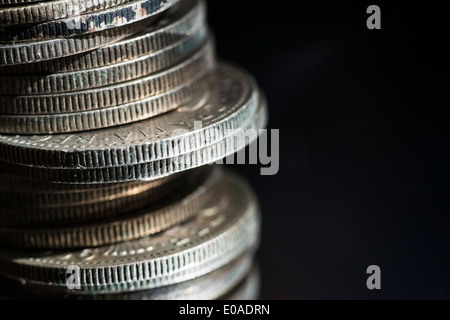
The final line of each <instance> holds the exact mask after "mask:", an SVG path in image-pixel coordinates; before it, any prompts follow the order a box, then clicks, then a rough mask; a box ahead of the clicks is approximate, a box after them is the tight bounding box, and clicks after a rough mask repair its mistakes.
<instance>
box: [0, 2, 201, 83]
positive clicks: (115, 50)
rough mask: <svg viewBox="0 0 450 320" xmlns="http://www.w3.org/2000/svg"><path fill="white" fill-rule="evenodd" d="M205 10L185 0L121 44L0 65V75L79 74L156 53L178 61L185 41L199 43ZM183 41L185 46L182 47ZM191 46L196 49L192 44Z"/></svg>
mask: <svg viewBox="0 0 450 320" xmlns="http://www.w3.org/2000/svg"><path fill="white" fill-rule="evenodd" d="M205 11H206V10H205V3H204V2H203V1H201V0H186V1H183V2H181V3H179V8H178V6H177V5H175V6H174V7H173V9H170V10H168V11H167V12H165V13H164V17H162V18H161V19H158V20H157V21H155V23H152V24H151V25H150V26H149V27H148V28H146V29H145V30H143V31H141V32H140V33H138V34H134V35H132V36H131V37H129V38H127V39H124V40H122V41H119V42H115V43H111V44H107V45H105V46H102V47H100V48H97V49H96V50H90V51H88V52H84V53H79V54H74V55H70V56H67V57H62V58H56V59H51V60H44V61H40V62H35V63H31V64H17V65H11V66H10V65H3V66H0V74H1V75H9V76H19V75H20V76H25V75H26V76H30V75H33V76H36V75H41V76H43V75H48V74H50V73H58V72H72V71H80V70H85V69H92V68H98V67H104V66H108V65H111V64H115V63H120V62H124V61H127V60H132V59H136V58H139V57H141V56H144V55H148V54H151V53H152V52H153V53H156V52H157V51H163V52H162V57H164V59H173V61H174V62H175V61H178V60H177V58H176V57H183V56H185V55H187V54H189V48H190V47H189V46H188V45H189V42H190V43H192V41H193V39H197V41H198V42H197V43H202V42H203V40H204V39H205V36H206V29H207V26H206V23H205ZM187 38H191V39H187ZM192 38H193V39H192ZM185 42H187V44H188V45H186V44H183V43H185ZM193 47H196V46H195V44H194V45H193ZM163 49H164V50H163ZM172 56H173V58H172ZM165 57H167V58H165ZM163 61H165V60H159V59H156V60H155V62H154V63H155V64H158V63H161V62H163ZM0 64H1V63H0ZM166 65H169V64H167V63H166ZM155 67H157V66H155Z"/></svg>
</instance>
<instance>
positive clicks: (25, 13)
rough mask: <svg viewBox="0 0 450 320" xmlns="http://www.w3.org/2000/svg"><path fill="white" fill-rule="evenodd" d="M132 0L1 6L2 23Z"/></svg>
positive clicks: (58, 0) (59, 16)
mask: <svg viewBox="0 0 450 320" xmlns="http://www.w3.org/2000/svg"><path fill="white" fill-rule="evenodd" d="M130 1H132V0H100V1H99V0H56V1H44V2H40V3H34V4H27V5H25V6H13V7H4V8H3V7H0V25H1V26H7V25H20V24H31V23H37V22H43V21H49V20H58V19H64V18H68V17H71V16H79V15H82V14H87V13H90V12H96V11H101V10H105V9H108V8H111V7H115V6H118V5H121V4H123V3H127V2H130Z"/></svg>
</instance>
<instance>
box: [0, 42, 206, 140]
mask: <svg viewBox="0 0 450 320" xmlns="http://www.w3.org/2000/svg"><path fill="white" fill-rule="evenodd" d="M214 66H215V58H214V54H213V52H212V48H211V45H210V44H206V45H205V46H204V47H203V48H202V49H201V50H200V51H199V52H198V53H197V54H195V55H194V56H193V57H191V58H189V59H188V60H186V61H185V62H183V63H181V64H178V65H176V66H175V67H173V68H170V69H168V70H166V71H164V72H162V73H159V74H155V75H153V76H150V77H146V78H141V79H138V80H137V81H133V82H131V83H126V84H123V85H117V86H112V87H107V88H104V89H100V90H95V91H89V92H82V91H81V92H80V94H78V95H77V94H76V93H74V94H70V97H69V99H70V98H73V97H75V96H76V97H77V98H79V99H80V100H79V102H82V103H79V104H78V106H79V107H80V108H88V110H87V111H83V112H70V113H59V114H42V115H0V132H3V133H16V134H17V133H19V134H53V133H68V132H77V131H85V130H92V129H103V128H108V127H112V126H117V125H121V124H127V123H131V122H135V121H139V120H144V119H148V118H151V117H154V116H156V115H159V114H161V113H165V112H167V111H170V110H173V109H176V108H177V107H180V106H183V105H185V104H188V103H189V102H191V101H193V100H195V99H197V98H198V97H199V96H201V95H202V94H203V92H204V91H205V90H207V89H208V86H209V83H208V75H209V73H210V72H211V71H212V70H213V68H214ZM172 86H173V87H172ZM92 100H94V101H97V102H98V100H106V101H108V102H107V103H106V106H104V105H100V106H98V105H92V104H90V103H92V102H94V101H92ZM111 100H112V101H111ZM124 100H125V101H124ZM127 100H128V101H127ZM121 102H127V103H125V104H119V105H116V103H121ZM108 104H111V105H112V106H108ZM74 105H75V104H71V106H74ZM89 107H90V108H91V109H92V110H89Z"/></svg>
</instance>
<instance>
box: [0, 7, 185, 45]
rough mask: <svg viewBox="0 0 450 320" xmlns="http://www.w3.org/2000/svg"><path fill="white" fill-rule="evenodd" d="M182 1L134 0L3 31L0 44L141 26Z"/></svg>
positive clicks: (9, 27) (0, 30)
mask: <svg viewBox="0 0 450 320" xmlns="http://www.w3.org/2000/svg"><path fill="white" fill-rule="evenodd" d="M178 1H179V0H133V1H130V2H125V3H123V4H121V5H119V6H116V7H112V8H108V9H105V10H102V11H96V12H93V13H90V14H86V15H73V16H72V15H71V16H69V17H68V18H65V19H59V20H51V21H44V22H39V23H33V24H27V25H7V26H4V27H2V28H1V29H0V43H11V42H13V43H18V42H24V41H35V40H46V39H55V38H58V37H70V36H74V35H83V34H89V33H94V32H98V31H102V30H105V29H111V28H115V27H120V26H124V25H127V24H131V23H134V22H138V21H141V20H144V19H146V18H149V17H151V16H154V15H156V14H158V13H160V12H162V11H164V10H167V9H168V8H170V7H171V6H172V5H174V4H175V3H177V2H178Z"/></svg>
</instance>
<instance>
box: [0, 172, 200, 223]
mask: <svg viewBox="0 0 450 320" xmlns="http://www.w3.org/2000/svg"><path fill="white" fill-rule="evenodd" d="M202 179H203V175H202V174H200V172H189V174H187V173H186V174H185V173H182V174H176V175H171V176H168V177H166V178H163V179H158V180H155V181H136V182H128V183H118V184H101V185H83V186H81V188H80V185H74V184H56V183H45V182H42V181H35V180H29V179H20V178H18V177H16V176H11V175H9V176H5V175H0V182H1V184H4V187H0V203H2V206H1V207H0V226H8V227H21V228H26V227H33V228H42V227H47V228H50V227H62V226H67V225H73V224H74V223H78V224H79V223H81V222H92V221H97V220H99V219H111V218H112V217H116V216H119V215H125V214H128V213H130V212H132V211H134V210H136V209H139V208H143V207H145V206H149V205H150V204H152V203H156V202H158V201H164V200H167V199H171V198H173V197H174V196H177V195H179V194H181V193H182V189H183V188H182V187H183V186H190V185H192V186H194V185H196V184H198V183H200V181H201V180H202ZM24 184H26V186H24ZM170 195H172V196H170Z"/></svg>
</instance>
